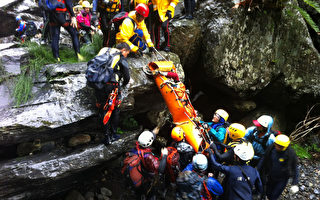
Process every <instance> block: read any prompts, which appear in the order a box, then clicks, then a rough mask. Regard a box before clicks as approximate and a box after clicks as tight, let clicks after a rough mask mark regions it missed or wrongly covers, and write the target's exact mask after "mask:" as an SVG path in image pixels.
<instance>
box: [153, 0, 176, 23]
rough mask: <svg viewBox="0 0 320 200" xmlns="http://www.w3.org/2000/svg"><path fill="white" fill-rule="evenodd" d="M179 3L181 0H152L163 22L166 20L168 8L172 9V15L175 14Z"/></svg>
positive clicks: (154, 8)
mask: <svg viewBox="0 0 320 200" xmlns="http://www.w3.org/2000/svg"><path fill="white" fill-rule="evenodd" d="M178 3H179V0H152V4H153V10H158V13H159V16H160V19H161V21H162V22H164V21H166V20H167V19H168V17H167V16H166V13H167V10H170V11H171V14H172V17H173V16H174V9H175V7H176V5H177V4H178Z"/></svg>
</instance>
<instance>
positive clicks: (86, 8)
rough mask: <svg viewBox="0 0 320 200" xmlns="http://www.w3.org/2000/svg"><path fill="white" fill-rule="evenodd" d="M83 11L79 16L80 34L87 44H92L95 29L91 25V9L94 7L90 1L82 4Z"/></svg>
mask: <svg viewBox="0 0 320 200" xmlns="http://www.w3.org/2000/svg"><path fill="white" fill-rule="evenodd" d="M82 7H83V10H82V11H81V12H80V14H79V15H77V22H78V29H79V34H80V35H81V36H82V38H83V40H84V42H85V43H86V44H90V43H91V41H92V34H93V31H94V30H95V27H94V26H92V25H91V17H92V15H91V13H90V8H92V6H91V5H90V3H89V2H88V1H83V2H82Z"/></svg>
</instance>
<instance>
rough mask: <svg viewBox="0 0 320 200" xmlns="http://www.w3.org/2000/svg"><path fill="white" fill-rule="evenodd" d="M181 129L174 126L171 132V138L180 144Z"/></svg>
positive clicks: (181, 137)
mask: <svg viewBox="0 0 320 200" xmlns="http://www.w3.org/2000/svg"><path fill="white" fill-rule="evenodd" d="M183 133H184V132H183V129H182V128H181V127H179V126H176V127H174V128H173V129H172V131H171V137H172V139H174V140H175V141H177V142H180V141H181V140H182V139H183V137H184V136H183Z"/></svg>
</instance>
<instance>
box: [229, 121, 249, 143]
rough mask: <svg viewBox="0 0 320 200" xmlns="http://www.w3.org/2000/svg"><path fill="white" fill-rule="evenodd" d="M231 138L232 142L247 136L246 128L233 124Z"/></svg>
mask: <svg viewBox="0 0 320 200" xmlns="http://www.w3.org/2000/svg"><path fill="white" fill-rule="evenodd" d="M228 131H229V137H230V138H231V139H232V140H237V139H240V138H243V137H244V136H245V134H246V128H245V127H244V126H243V125H242V124H238V123H232V124H231V125H230V126H229V128H228Z"/></svg>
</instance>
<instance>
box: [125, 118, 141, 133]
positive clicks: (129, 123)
mask: <svg viewBox="0 0 320 200" xmlns="http://www.w3.org/2000/svg"><path fill="white" fill-rule="evenodd" d="M121 127H122V128H123V129H125V130H136V129H138V128H139V124H138V122H137V121H136V120H135V119H134V118H133V117H132V116H125V117H124V118H123V120H122V123H121Z"/></svg>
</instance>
